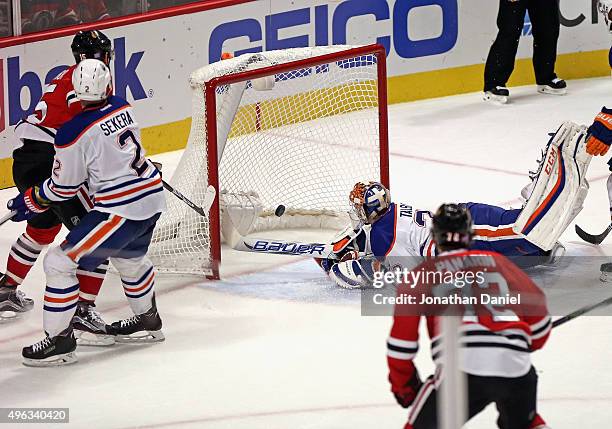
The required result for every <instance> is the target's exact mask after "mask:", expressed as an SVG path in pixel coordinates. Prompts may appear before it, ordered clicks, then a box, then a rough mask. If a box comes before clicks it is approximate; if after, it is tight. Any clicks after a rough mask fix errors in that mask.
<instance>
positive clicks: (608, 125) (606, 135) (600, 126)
mask: <svg viewBox="0 0 612 429" xmlns="http://www.w3.org/2000/svg"><path fill="white" fill-rule="evenodd" d="M588 133H589V135H590V136H589V139H588V141H587V147H586V150H587V153H588V154H589V155H593V156H597V155H605V154H606V152H608V149H610V144H612V109H607V108H605V107H602V109H601V112H600V113H599V114H598V115H597V116H596V117H595V121H593V125H591V126H590V127H589V129H588Z"/></svg>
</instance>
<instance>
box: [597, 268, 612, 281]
mask: <svg viewBox="0 0 612 429" xmlns="http://www.w3.org/2000/svg"><path fill="white" fill-rule="evenodd" d="M599 280H600V281H601V282H602V283H610V282H612V273H610V272H607V271H602V272H601V274H600V276H599Z"/></svg>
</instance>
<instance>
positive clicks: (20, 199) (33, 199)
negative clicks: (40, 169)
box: [6, 186, 51, 222]
mask: <svg viewBox="0 0 612 429" xmlns="http://www.w3.org/2000/svg"><path fill="white" fill-rule="evenodd" d="M50 203H51V202H50V201H47V200H45V199H44V198H42V197H41V196H40V194H39V188H38V186H34V187H32V188H28V189H27V190H26V191H25V192H22V193H21V194H19V195H17V196H16V197H15V198H13V199H12V200H9V201H8V203H6V207H7V208H8V209H9V210H12V211H16V212H17V213H16V214H15V215H14V216H13V217H12V218H11V220H12V221H13V222H22V221H24V220H30V219H32V218H33V217H34V216H36V215H38V214H40V213H43V212H45V211H47V209H48V208H49V204H50Z"/></svg>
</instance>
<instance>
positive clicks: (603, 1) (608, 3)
mask: <svg viewBox="0 0 612 429" xmlns="http://www.w3.org/2000/svg"><path fill="white" fill-rule="evenodd" d="M598 8H599V11H600V12H601V13H602V15H603V17H604V21H605V23H606V26H607V27H608V31H609V32H610V33H612V0H599V6H598Z"/></svg>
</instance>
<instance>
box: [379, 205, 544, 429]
mask: <svg viewBox="0 0 612 429" xmlns="http://www.w3.org/2000/svg"><path fill="white" fill-rule="evenodd" d="M471 223H472V221H471V216H470V213H469V211H468V210H467V209H465V207H462V206H460V205H456V204H444V205H442V206H441V207H440V208H439V209H438V211H437V213H436V215H435V216H434V218H433V226H432V233H433V236H434V240H435V242H436V245H437V246H438V249H439V250H441V253H440V254H439V255H438V256H437V257H436V258H433V259H429V260H427V261H425V262H424V263H423V264H421V265H420V266H419V267H417V268H415V269H414V270H413V271H414V272H417V273H418V272H421V273H422V277H421V280H420V281H418V282H417V284H413V285H407V284H403V285H401V286H400V287H399V288H398V297H401V296H404V295H412V296H414V297H415V299H416V302H417V303H420V298H419V295H423V294H425V295H427V296H429V297H433V296H437V297H440V296H447V297H449V298H450V296H449V295H448V294H447V295H444V293H442V295H440V291H441V288H443V287H445V286H444V285H443V286H440V283H439V278H440V275H442V274H444V278H445V279H447V278H449V277H448V276H449V275H451V274H452V275H454V276H455V278H463V279H467V278H469V277H471V278H473V279H478V280H475V282H472V283H471V284H468V285H463V287H461V288H460V289H458V288H457V287H458V285H457V284H456V283H455V284H447V285H446V288H447V289H446V292H447V293H448V292H449V291H450V292H452V293H456V292H458V291H461V292H460V293H461V294H462V295H464V296H465V295H466V294H468V295H470V296H473V297H475V301H474V302H470V303H469V304H468V303H466V302H465V301H462V302H461V304H460V305H452V310H454V311H455V314H457V315H463V318H462V323H461V325H460V330H459V334H460V335H461V347H460V351H459V353H460V370H461V371H462V372H463V373H465V374H466V379H467V391H468V396H467V405H468V419H469V418H471V417H473V416H475V415H476V414H478V413H479V412H480V411H482V410H483V409H484V408H485V407H486V406H487V405H488V404H490V403H492V402H494V403H495V404H496V406H497V409H498V411H499V418H498V420H497V425H498V427H499V428H501V429H536V428H537V429H545V428H548V426H546V424H545V422H544V421H543V420H542V418H541V417H540V416H539V415H538V414H537V410H536V391H537V375H536V372H535V369H534V367H533V366H532V364H531V359H530V352H532V351H534V350H538V349H540V348H542V347H543V346H544V344H545V343H546V340H547V339H548V336H549V334H550V330H551V326H552V325H551V318H550V316H549V314H548V310H547V308H546V298H545V296H544V294H543V293H542V291H541V290H540V289H539V288H538V287H537V286H536V285H535V284H534V283H533V281H532V280H531V279H530V278H529V277H528V276H527V275H526V274H525V273H523V272H522V271H521V270H520V269H519V268H518V267H517V266H516V265H514V264H513V263H512V262H510V260H508V259H507V258H506V257H504V256H502V255H499V254H497V253H494V252H487V251H481V250H467V248H468V246H469V244H470V241H471V238H472V226H471ZM428 273H429V274H431V275H429V274H428ZM457 273H460V274H461V276H458V275H457ZM468 273H471V274H472V275H471V276H470V275H469V274H468ZM478 273H480V275H479V274H478ZM451 277H452V276H451ZM479 279H482V281H481V280H479ZM476 283H478V284H476ZM506 294H510V295H512V296H518V295H521V296H522V303H521V304H520V305H515V304H509V305H504V306H499V305H491V304H489V303H488V302H487V300H484V299H482V296H484V295H489V296H504V295H506ZM449 309H451V306H449V305H448V303H444V302H443V303H442V304H440V303H437V302H434V304H430V305H428V306H422V305H421V306H419V305H411V304H408V303H406V304H396V306H395V317H394V323H393V327H392V329H391V335H390V336H389V339H388V342H387V360H388V364H389V371H390V372H389V381H390V382H391V391H392V392H393V394H394V395H395V397H396V399H397V401H398V403H399V404H400V405H401V406H402V407H405V408H407V407H410V406H412V409H411V410H410V415H409V420H408V423H407V424H406V426H405V429H435V428H437V427H438V417H437V412H436V407H437V405H436V397H437V392H438V388H439V386H440V383H441V382H442V383H444V381H443V379H444V377H443V376H442V375H441V367H440V354H441V347H440V332H439V322H440V316H436V314H438V315H439V314H441V311H448V310H449ZM445 314H446V313H445ZM422 316H425V319H426V324H427V329H428V332H429V336H430V339H431V341H432V344H431V345H432V347H431V349H432V357H433V360H434V362H436V374H435V375H432V376H430V377H429V378H428V379H427V380H426V381H425V383H422V382H421V379H420V377H419V373H418V371H417V369H416V367H415V365H414V363H413V359H414V357H415V355H416V353H417V350H418V340H419V323H420V321H421V317H422Z"/></svg>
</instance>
